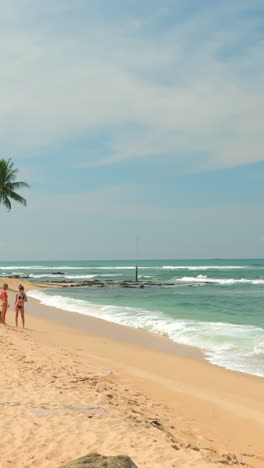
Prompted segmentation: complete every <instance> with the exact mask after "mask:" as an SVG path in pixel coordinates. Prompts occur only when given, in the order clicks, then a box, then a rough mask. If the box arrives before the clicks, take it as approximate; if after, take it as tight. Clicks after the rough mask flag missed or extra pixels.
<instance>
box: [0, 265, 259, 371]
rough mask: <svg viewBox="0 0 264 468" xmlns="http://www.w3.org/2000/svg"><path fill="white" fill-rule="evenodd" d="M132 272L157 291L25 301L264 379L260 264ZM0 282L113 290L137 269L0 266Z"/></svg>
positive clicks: (46, 295)
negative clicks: (20, 279) (14, 279)
mask: <svg viewBox="0 0 264 468" xmlns="http://www.w3.org/2000/svg"><path fill="white" fill-rule="evenodd" d="M137 265H138V267H139V280H140V281H144V282H148V281H152V282H155V283H160V284H159V285H158V286H157V285H156V286H153V285H146V286H145V287H144V288H123V287H121V286H120V285H118V284H111V285H108V286H106V287H104V288H102V287H98V286H91V287H87V286H86V287H71V288H55V289H46V290H45V292H43V291H28V296H30V297H34V298H36V299H38V300H40V301H41V302H42V303H43V304H47V305H51V306H53V307H57V308H60V309H63V310H65V311H67V313H76V312H78V313H81V314H84V315H90V316H93V317H99V318H102V319H105V320H108V321H110V322H115V323H119V324H123V325H127V326H131V327H135V328H142V329H145V330H149V331H151V332H154V333H158V334H162V335H166V336H168V337H169V338H170V339H172V340H173V341H175V342H176V343H182V344H185V345H191V346H194V347H197V348H199V349H200V350H202V351H203V353H204V356H205V358H206V359H207V360H208V361H210V362H211V363H212V364H215V365H218V366H222V367H225V368H227V369H231V370H235V371H240V372H245V373H248V374H252V375H256V376H260V377H264V308H263V304H264V260H230V259H229V260H222V259H221V260H219V259H215V260H140V261H137ZM0 275H1V276H6V277H8V276H9V275H23V276H24V275H27V276H29V279H30V280H32V281H45V280H69V281H74V282H79V281H83V280H86V279H87V280H90V279H99V280H102V281H107V280H113V281H114V282H118V281H120V280H130V279H131V280H134V279H135V261H109V260H108V261H65V262H62V261H57V262H47V261H39V262H12V263H10V262H2V263H1V264H0ZM7 282H8V281H7ZM164 283H170V285H166V284H164Z"/></svg>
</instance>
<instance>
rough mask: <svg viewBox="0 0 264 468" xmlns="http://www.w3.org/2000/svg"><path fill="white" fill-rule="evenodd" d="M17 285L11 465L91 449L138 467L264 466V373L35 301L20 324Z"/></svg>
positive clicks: (6, 450)
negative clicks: (216, 362)
mask: <svg viewBox="0 0 264 468" xmlns="http://www.w3.org/2000/svg"><path fill="white" fill-rule="evenodd" d="M3 281H4V280H1V285H2V283H3ZM5 281H6V280H5ZM19 282H21V280H11V279H9V280H8V283H9V289H10V306H11V308H10V310H9V311H8V313H7V326H3V325H1V327H0V347H1V355H2V365H1V367H2V372H1V385H0V392H1V399H0V404H1V421H0V427H1V442H0V447H1V461H0V466H1V467H2V468H7V467H11V466H12V467H19V468H26V467H28V468H29V467H36V466H37V467H39V468H56V467H59V466H60V465H61V464H63V463H66V462H68V461H70V460H73V459H74V458H78V457H80V456H83V455H86V454H87V453H90V452H99V453H102V454H104V455H121V454H123V455H129V456H130V457H131V458H132V460H133V461H134V462H135V463H136V465H137V466H138V467H139V468H141V467H146V468H153V467H155V468H158V467H159V468H161V467H162V468H163V467H164V468H171V467H192V466H195V467H209V466H219V467H220V466H223V464H226V465H228V464H229V465H232V464H236V465H237V466H239V465H241V466H245V465H246V466H251V467H263V466H264V449H263V433H264V398H263V394H264V380H263V379H262V378H258V377H253V376H249V375H246V374H242V373H238V372H232V371H227V370H225V369H223V368H220V367H216V366H213V365H211V364H209V363H207V362H205V361H204V360H203V359H202V355H201V353H199V351H197V350H195V349H192V348H191V347H184V346H177V345H176V344H174V343H173V342H171V341H170V340H168V339H167V338H165V337H159V336H156V335H152V334H150V333H147V332H145V331H144V332H143V331H140V330H134V329H130V328H126V327H123V326H119V325H115V324H112V323H108V322H105V321H103V320H100V319H93V318H90V317H84V316H81V315H79V314H73V313H67V312H64V311H60V310H58V309H53V308H50V307H47V306H43V305H41V304H39V303H38V302H37V301H36V300H33V299H31V298H29V302H28V304H27V307H26V329H25V330H22V329H17V328H15V327H14V310H13V308H12V307H13V303H14V293H12V290H13V291H15V290H16V289H17V286H18V283H19ZM23 284H24V286H25V288H26V290H29V289H33V287H42V286H43V285H36V283H35V284H34V285H33V284H32V283H30V282H27V281H23ZM109 371H111V373H109Z"/></svg>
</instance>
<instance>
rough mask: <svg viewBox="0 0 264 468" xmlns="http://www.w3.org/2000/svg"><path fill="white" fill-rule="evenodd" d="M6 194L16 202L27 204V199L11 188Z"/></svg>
mask: <svg viewBox="0 0 264 468" xmlns="http://www.w3.org/2000/svg"><path fill="white" fill-rule="evenodd" d="M8 196H9V197H10V198H12V199H13V200H15V201H16V202H18V203H21V205H24V206H27V200H26V199H25V198H24V197H21V195H19V194H18V193H16V192H14V191H13V190H9V193H8Z"/></svg>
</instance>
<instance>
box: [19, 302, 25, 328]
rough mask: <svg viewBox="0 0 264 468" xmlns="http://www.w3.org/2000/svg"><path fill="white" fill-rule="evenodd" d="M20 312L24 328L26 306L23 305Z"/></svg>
mask: <svg viewBox="0 0 264 468" xmlns="http://www.w3.org/2000/svg"><path fill="white" fill-rule="evenodd" d="M20 313H21V319H22V325H23V328H25V314H24V307H22V309H20Z"/></svg>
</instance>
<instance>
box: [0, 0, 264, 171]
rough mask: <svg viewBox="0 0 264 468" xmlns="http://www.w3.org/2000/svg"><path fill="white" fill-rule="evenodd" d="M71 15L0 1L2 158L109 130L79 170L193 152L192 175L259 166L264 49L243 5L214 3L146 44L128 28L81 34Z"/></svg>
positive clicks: (91, 27) (139, 27)
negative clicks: (104, 143)
mask: <svg viewBox="0 0 264 468" xmlns="http://www.w3.org/2000/svg"><path fill="white" fill-rule="evenodd" d="M81 4H82V5H83V8H84V10H83V12H84V14H85V6H84V5H85V3H82V2H81V3H80V5H81ZM251 4H252V5H253V4H254V1H253V0H252V2H251ZM255 4H256V6H257V5H259V4H258V2H257V1H256V3H255ZM69 5H70V3H69V2H67V1H66V2H57V3H56V7H53V4H52V3H51V2H46V3H45V7H43V4H42V3H41V2H32V1H21V2H19V3H18V2H16V1H13V2H11V3H10V6H9V7H7V6H6V2H3V1H0V7H2V6H5V8H3V9H2V8H1V10H0V21H3V22H4V24H6V27H5V28H3V30H2V33H1V35H0V60H1V75H0V99H1V106H0V139H1V152H2V153H7V154H10V153H13V152H15V153H16V154H18V153H19V152H20V151H22V152H23V154H25V153H26V152H27V151H28V153H29V154H32V152H33V151H34V153H35V152H36V150H39V149H43V148H47V147H51V146H52V145H58V144H61V143H63V142H67V140H68V139H72V138H76V137H78V136H79V135H83V134H85V133H86V132H90V131H100V130H101V131H103V130H105V129H111V141H110V142H109V147H108V148H107V154H96V155H95V157H94V160H89V161H87V165H106V164H114V163H117V162H120V161H124V160H128V159H134V158H141V157H151V156H153V155H164V154H172V155H174V157H175V159H177V158H179V159H181V158H184V159H186V160H187V162H188V157H189V154H190V153H193V152H197V153H199V154H201V153H204V155H205V156H204V159H203V160H201V157H200V156H199V158H197V162H195V159H194V158H193V156H192V168H191V169H197V168H202V169H203V168H214V167H227V166H232V165H239V164H244V163H250V162H255V161H260V160H263V143H264V137H263V135H264V123H263V122H264V120H263V117H262V109H263V107H264V93H263V91H264V89H263V88H264V86H263V83H264V67H263V65H262V56H263V51H264V50H263V49H264V46H263V42H261V41H258V40H257V33H256V31H257V27H256V26H257V23H256V22H257V21H258V18H253V19H252V18H251V19H250V17H246V16H245V15H246V11H247V10H246V9H247V5H248V2H246V1H242V2H240V3H239V4H238V3H232V5H230V3H229V2H222V3H221V7H220V6H217V7H214V8H212V7H211V8H209V9H207V10H203V11H202V12H200V13H199V14H196V15H194V16H190V18H189V19H188V18H187V19H186V20H185V21H184V22H182V23H178V24H177V23H176V24H175V26H174V27H171V26H170V28H168V30H167V31H166V32H163V33H159V34H158V33H156V34H154V33H153V32H152V34H150V35H149V36H146V35H144V28H145V22H144V21H143V20H142V22H140V20H138V21H137V22H136V23H135V20H133V19H132V20H131V21H130V20H129V18H128V19H127V21H126V23H125V24H123V25H119V24H117V23H116V24H115V25H113V24H110V23H106V24H104V25H103V24H102V23H99V22H98V23H95V24H93V23H92V21H91V22H89V21H88V20H87V21H86V24H85V26H83V25H82V26H80V29H79V30H78V22H77V21H76V22H75V21H74V16H73V19H72V25H71V24H70V26H69V24H64V22H66V20H67V18H66V17H65V15H66V16H67V14H69V11H70V8H69ZM23 6H24V7H25V6H27V7H28V8H24V9H23ZM53 8H55V10H54V9H53ZM157 11H160V10H159V9H158V10H157ZM164 11H165V10H164ZM166 11H167V10H166ZM242 13H243V14H242ZM52 14H54V15H55V14H56V15H57V16H58V17H59V18H61V24H58V25H57V35H56V25H55V24H52V22H51V24H49V21H48V19H50V17H51V18H52ZM166 14H167V13H166ZM34 15H36V17H37V18H38V23H37V24H36V25H34V19H35V16H34ZM40 16H41V18H40ZM57 16H56V18H57ZM153 18H154V19H155V21H157V16H155V11H154V12H153ZM29 20H30V21H31V23H30V25H28V24H27V27H26V28H24V29H22V28H21V26H20V22H21V21H22V22H23V21H25V22H28V21H29ZM153 21H154V20H153ZM148 23H149V24H151V18H149V20H148ZM71 28H72V29H71ZM72 31H74V33H73V32H72ZM255 33H256V37H255ZM225 54H229V55H230V56H229V58H227V57H226V58H225V59H223V55H225ZM120 128H122V131H120V130H119V129H120ZM197 166H199V167H197Z"/></svg>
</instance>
